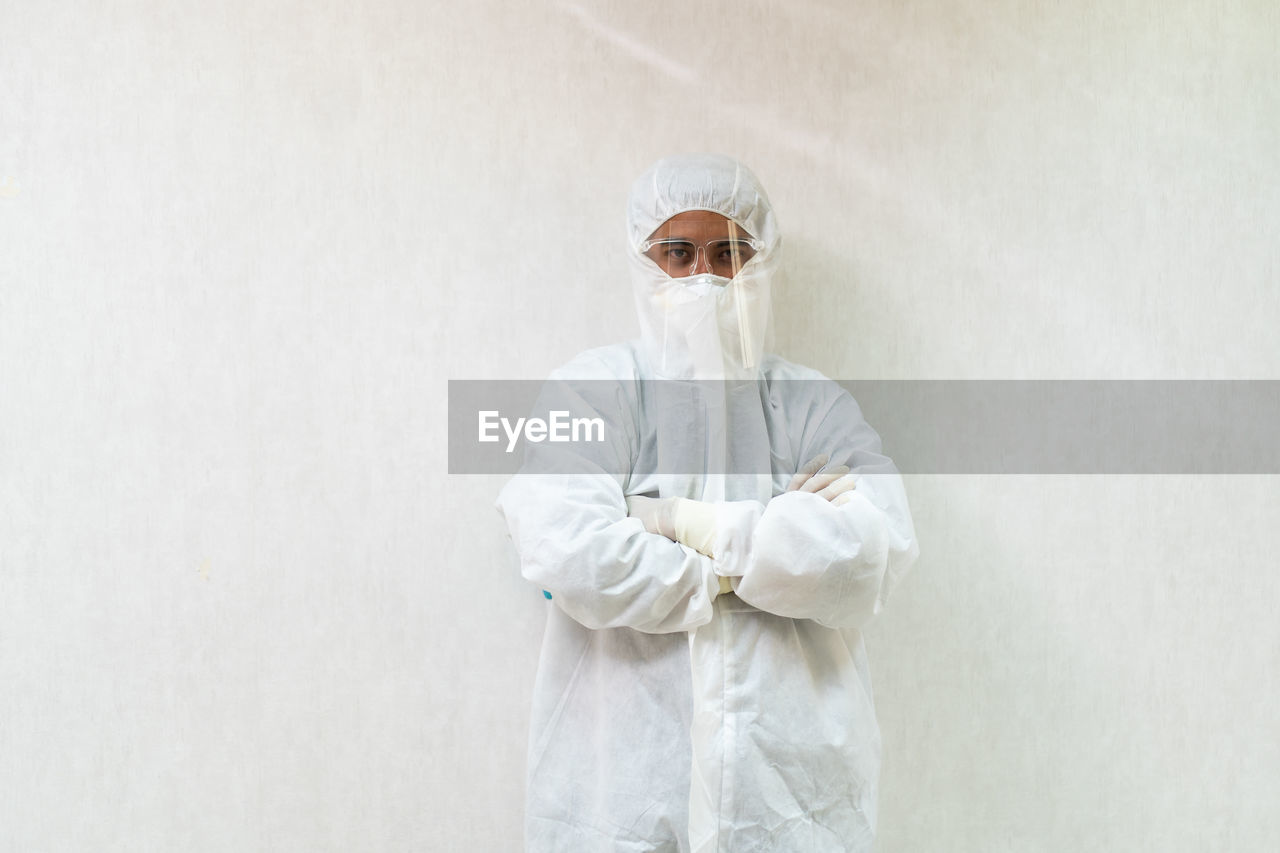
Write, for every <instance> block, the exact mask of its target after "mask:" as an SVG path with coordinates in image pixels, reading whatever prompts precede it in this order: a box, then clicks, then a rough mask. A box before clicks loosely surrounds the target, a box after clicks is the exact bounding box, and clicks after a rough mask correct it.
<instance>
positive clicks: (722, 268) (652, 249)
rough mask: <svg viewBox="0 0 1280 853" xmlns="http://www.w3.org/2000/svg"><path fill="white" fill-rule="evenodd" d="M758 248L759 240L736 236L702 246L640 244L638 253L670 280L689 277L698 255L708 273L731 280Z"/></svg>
mask: <svg viewBox="0 0 1280 853" xmlns="http://www.w3.org/2000/svg"><path fill="white" fill-rule="evenodd" d="M762 248H764V244H763V243H762V242H760V241H759V240H746V239H742V238H738V237H728V238H720V239H717V240H708V241H707V242H705V243H695V242H693V241H692V240H678V239H664V240H647V241H645V242H644V243H642V244H641V245H640V251H641V253H643V254H644V255H645V257H647V258H649V259H650V260H652V261H653V262H654V263H655V264H657V265H658V266H659V267H661V268H662V271H663V272H665V273H666V274H667V275H669V276H671V277H672V278H684V277H685V276H689V275H693V274H694V272H695V271H696V270H697V269H698V266H699V264H698V254H699V253H701V254H702V257H703V258H704V259H705V262H706V267H707V269H709V270H710V271H711V272H712V273H714V274H715V275H720V276H724V277H725V278H733V277H734V276H735V275H737V274H738V271H739V270H740V269H742V268H743V267H744V266H746V264H747V261H750V260H751V259H752V258H754V257H755V256H756V253H757V252H759V251H760V250H761V249H762Z"/></svg>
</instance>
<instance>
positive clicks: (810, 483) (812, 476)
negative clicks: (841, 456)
mask: <svg viewBox="0 0 1280 853" xmlns="http://www.w3.org/2000/svg"><path fill="white" fill-rule="evenodd" d="M829 461H830V457H829V456H827V454H825V453H823V454H821V455H819V456H815V457H813V458H812V459H810V460H809V461H808V462H806V463H805V464H804V467H803V468H801V469H800V471H799V472H798V473H797V474H796V475H795V476H794V477H792V478H791V482H790V483H788V484H787V489H786V490H787V491H788V492H812V493H814V494H816V495H817V496H818V497H820V498H823V499H824V500H828V501H831V504H832V506H840V505H842V504H845V503H848V502H849V501H850V500H852V499H853V496H852V495H850V494H847V493H848V492H851V491H853V490H854V488H856V487H857V484H858V478H857V477H856V476H855V475H853V474H850V473H849V466H848V465H837V466H836V467H834V468H827V469H824V467H823V466H825V465H826V464H827V462H829Z"/></svg>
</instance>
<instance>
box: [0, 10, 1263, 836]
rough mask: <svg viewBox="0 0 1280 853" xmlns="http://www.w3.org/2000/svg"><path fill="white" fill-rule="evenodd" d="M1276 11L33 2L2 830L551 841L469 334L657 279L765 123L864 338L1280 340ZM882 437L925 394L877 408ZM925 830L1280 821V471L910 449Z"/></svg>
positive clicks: (1033, 363)
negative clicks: (695, 171) (466, 382)
mask: <svg viewBox="0 0 1280 853" xmlns="http://www.w3.org/2000/svg"><path fill="white" fill-rule="evenodd" d="M1278 33H1280V15H1278V13H1277V7H1276V6H1275V4H1274V3H1271V2H1269V0H1238V2H1226V3H1219V2H1209V0H1191V2H1181V3H1175V4H1169V3H1158V2H1156V0H1130V2H1114V0H1111V2H1100V0H1099V1H1098V2H1093V1H1092V0H1090V2H1081V3H1073V4H1048V3H1040V4H1035V3H1029V2H1020V1H1019V0H996V1H995V2H983V3H979V2H976V0H950V1H949V2H948V0H938V2H933V3H910V4H902V3H896V2H890V0H874V2H847V3H837V2H834V0H827V1H826V2H821V0H799V1H798V2H797V0H791V2H788V3H785V4H783V3H779V2H750V3H741V2H738V3H730V2H715V3H708V4H705V5H699V6H698V7H696V8H695V7H692V6H690V5H689V4H684V3H677V2H674V0H650V2H648V3H644V4H635V3H626V2H622V0H612V2H589V0H584V2H581V3H571V2H564V3H530V4H514V3H505V2H504V3H499V2H466V3H464V2H453V3H443V2H437V3H414V2H408V0H382V2H377V3H374V2H363V3H321V4H316V3H298V2H292V3H259V2H247V0H239V2H232V3H205V4H200V5H199V6H195V5H190V6H188V7H182V6H179V5H177V4H165V3H159V2H132V3H113V4H88V3H79V4H73V3H70V2H61V3H59V2H39V3H37V2H34V0H31V2H22V0H17V2H8V3H5V4H3V5H2V6H0V685H3V687H0V827H3V828H4V829H3V831H0V848H3V849H6V850H15V851H63V850H66V851H79V850H129V851H134V850H166V851H167V850H192V851H214V850H218V851H221V850H236V851H239V850H273V851H276V850H307V851H318V850H333V851H347V850H428V849H429V850H458V851H477V850H479V851H489V850H493V851H504V850H514V849H517V848H518V839H519V835H520V808H521V796H522V786H523V782H522V774H523V757H524V736H525V724H526V717H527V710H528V709H527V705H528V699H529V692H530V689H531V684H532V679H533V672H534V668H535V665H536V658H537V644H538V639H539V636H540V634H539V632H540V628H541V620H542V618H543V612H544V608H545V606H547V605H546V603H545V602H544V601H543V599H542V598H541V596H540V595H539V594H538V591H537V590H536V589H533V588H531V587H530V586H529V585H528V584H526V583H525V582H523V581H522V580H521V579H520V578H519V576H518V572H517V571H516V568H515V566H514V564H513V556H512V555H511V553H510V551H509V545H508V544H507V543H506V541H505V539H504V535H503V529H502V526H501V523H500V520H499V519H498V517H497V516H496V514H495V513H494V512H493V510H492V508H491V504H492V500H493V497H494V495H495V494H496V491H497V488H498V487H499V485H500V482H501V481H500V480H497V479H492V478H479V477H461V476H448V475H447V474H446V465H445V430H444V414H445V409H444V407H445V391H446V381H447V380H448V379H450V378H509V377H510V378H514V377H521V378H539V377H541V376H543V375H544V374H545V373H546V371H547V370H549V369H550V368H552V367H553V366H555V365H557V364H559V363H560V362H562V361H564V360H565V359H567V358H568V357H570V356H571V355H572V354H574V353H575V352H577V351H578V350H581V349H583V348H586V347H588V346H593V345H598V344H602V343H608V342H612V341H615V340H618V339H620V338H623V337H627V336H630V335H631V334H633V333H634V330H635V328H636V326H635V321H634V319H633V317H632V316H631V308H630V303H629V299H630V297H629V292H628V289H627V283H626V279H625V274H624V273H623V258H622V245H621V244H622V239H621V238H622V213H621V205H622V201H623V199H624V197H625V193H626V189H627V186H628V184H629V182H630V180H631V178H632V177H633V176H634V175H635V174H636V173H638V172H639V171H640V170H641V169H642V168H643V167H644V166H646V165H647V164H648V163H649V162H650V161H651V160H653V159H655V158H656V157H658V156H660V155H662V154H665V153H670V152H673V151H687V150H715V151H723V152H726V153H730V154H733V155H736V156H738V157H741V158H742V159H744V160H746V161H747V162H748V163H750V164H752V166H753V167H754V168H755V170H756V171H757V172H758V174H759V175H760V176H761V178H762V179H763V180H764V182H765V184H766V186H768V187H769V188H770V191H771V194H772V196H773V200H774V202H775V205H776V207H777V209H778V212H779V217H780V221H781V223H782V226H783V228H784V233H785V234H786V240H787V247H788V252H789V261H788V263H789V270H790V273H789V280H788V281H787V282H786V283H785V284H784V285H782V286H781V287H780V288H779V293H778V304H777V311H776V313H777V319H778V332H779V334H778V344H779V349H780V351H781V352H782V353H783V354H784V355H787V356H788V357H791V358H793V359H796V360H798V361H801V362H805V363H808V364H811V365H813V366H815V367H818V368H820V369H822V370H823V371H825V372H826V373H828V374H829V375H833V376H837V377H841V378H850V379H852V378H1014V377H1017V378H1086V377H1087V378H1113V377H1125V378H1209V379H1213V378H1276V377H1280V336H1278V335H1277V334H1276V332H1275V330H1276V329H1277V328H1278V327H1280V288H1278V287H1277V284H1278V283H1280V264H1278V263H1277V260H1278V255H1280V250H1278V249H1277V247H1278V246H1280V242H1278V241H1277V240H1276V239H1275V237H1274V230H1275V223H1276V222H1278V221H1280V163H1278V159H1277V158H1278V155H1277V153H1276V152H1277V151H1280V82H1278V81H1280V58H1278V57H1280V50H1278V48H1280V36H1278V35H1277V34H1278ZM887 438H890V439H891V437H887ZM908 489H909V491H910V495H911V498H912V501H913V506H914V509H915V512H916V518H917V525H918V527H919V532H920V538H921V542H922V546H923V549H924V556H923V558H922V559H921V561H920V563H919V564H918V566H917V569H916V570H915V574H914V575H913V576H912V577H911V578H910V579H909V580H908V581H907V582H906V583H905V584H904V585H903V586H902V587H901V588H900V589H899V592H898V594H897V597H896V599H895V600H893V601H892V602H891V606H890V608H889V609H888V610H887V612H886V613H885V614H884V617H883V618H882V619H881V620H880V621H879V622H878V623H877V624H876V625H875V626H874V627H873V629H872V632H871V635H870V637H869V644H870V646H871V653H872V663H873V671H874V673H875V676H876V679H877V682H876V683H877V701H878V706H879V708H880V712H881V715H882V718H883V724H884V730H885V743H886V767H885V775H884V788H883V805H882V811H881V825H882V826H881V834H882V842H881V844H880V849H881V850H883V851H910V852H911V853H916V851H984V853H985V851H994V850H1011V851H1020V853H1021V851H1077V850H1118V851H1162V853H1164V852H1165V851H1197V853H1199V851H1203V850H1261V849H1267V848H1269V846H1270V844H1271V843H1273V840H1274V838H1275V837H1276V836H1277V835H1280V812H1277V811H1276V810H1275V808H1274V803H1275V802H1276V801H1277V800H1278V799H1280V725H1278V724H1277V722H1276V718H1275V715H1274V713H1273V708H1274V705H1275V703H1276V700H1277V698H1278V697H1280V683H1278V681H1280V676H1278V675H1277V673H1280V660H1278V657H1280V652H1278V651H1277V650H1280V628H1277V626H1276V625H1277V623H1276V620H1275V618H1274V611H1275V605H1276V602H1277V601H1278V600H1280V581H1278V580H1277V574H1276V571H1275V559H1274V557H1271V556H1270V555H1271V554H1273V553H1274V552H1275V549H1276V548H1277V547H1280V523H1278V522H1280V494H1278V491H1277V488H1276V480H1275V479H1274V478H1268V477H1226V476H1222V477H1200V478H1191V477H1174V476H1167V477H1035V476H1024V477H994V476H992V477H944V476H926V475H919V476H911V477H909V478H908Z"/></svg>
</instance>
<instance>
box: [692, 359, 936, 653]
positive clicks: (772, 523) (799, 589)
mask: <svg viewBox="0 0 1280 853" xmlns="http://www.w3.org/2000/svg"><path fill="white" fill-rule="evenodd" d="M831 387H832V388H833V389H835V391H834V392H833V399H832V400H831V402H830V405H829V406H826V407H824V408H823V411H824V414H823V415H822V416H821V417H818V418H815V419H814V420H813V423H812V425H810V424H806V425H805V428H804V429H803V431H802V434H801V436H800V440H799V447H798V453H797V458H798V460H799V462H800V463H803V462H804V461H806V460H808V459H811V458H812V457H814V456H817V455H818V454H819V453H827V454H828V455H829V456H830V457H831V462H832V463H833V464H840V463H843V464H847V465H849V467H850V470H851V473H854V474H856V475H858V481H857V488H856V489H854V491H853V492H852V493H851V495H852V497H851V499H850V500H849V501H848V502H847V503H845V504H843V505H842V506H834V505H832V504H831V503H830V502H829V501H827V500H826V499H824V498H820V497H818V496H817V495H814V494H810V493H807V492H786V493H783V494H780V495H777V496H775V497H774V498H773V499H772V500H771V501H769V503H768V505H767V506H761V505H760V504H759V503H757V502H754V501H736V502H731V503H724V504H720V505H719V506H718V509H717V544H716V551H715V553H716V560H715V571H716V572H717V573H719V574H721V575H727V576H730V577H733V578H734V580H733V581H732V583H733V588H734V591H735V592H736V593H737V595H738V597H739V598H741V599H742V600H743V601H745V602H746V603H748V604H750V605H752V606H753V607H757V608H759V609H761V610H765V611H768V612H770V613H775V614H778V615H780V616H788V617H792V618H798V619H799V618H803V619H812V620H814V621H816V622H818V623H820V624H822V625H825V626H828V627H832V628H850V627H851V628H857V627H861V626H862V625H864V624H866V622H867V621H869V620H870V619H871V617H872V616H874V615H875V614H877V613H878V612H879V611H880V609H881V608H882V607H883V603H884V600H885V598H886V597H887V596H888V594H889V592H890V590H891V589H892V587H893V585H894V584H895V583H897V581H898V580H899V579H900V578H901V577H902V575H903V574H904V573H905V572H906V571H907V569H908V568H909V567H910V566H911V564H912V563H913V562H914V561H915V559H916V556H917V555H918V553H919V548H918V546H917V544H916V537H915V529H914V526H913V524H912V521H911V513H910V510H909V508H908V506H907V499H906V493H905V491H904V489H903V485H902V478H901V477H900V476H899V474H898V472H897V469H896V468H895V467H894V465H893V462H892V461H891V460H890V459H889V458H888V457H887V456H884V455H883V454H882V453H881V452H880V437H879V436H878V435H876V433H875V431H874V430H872V429H871V427H870V426H869V425H868V424H867V422H866V421H865V420H864V419H863V417H862V412H861V410H860V409H859V408H858V404H857V403H856V402H855V401H854V400H853V398H852V397H851V396H849V394H848V393H846V392H845V391H844V390H843V389H839V386H835V385H834V383H831Z"/></svg>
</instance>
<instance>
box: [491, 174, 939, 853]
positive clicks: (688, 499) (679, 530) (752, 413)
mask: <svg viewBox="0 0 1280 853" xmlns="http://www.w3.org/2000/svg"><path fill="white" fill-rule="evenodd" d="M627 226H628V232H629V237H630V248H631V252H630V259H631V267H632V280H633V285H634V292H635V299H636V305H637V307H638V309H639V311H640V317H641V329H642V336H641V339H640V340H639V341H634V342H631V343H627V344H620V345H617V346H611V347H603V348H600V349H596V350H591V351H588V352H586V353H583V354H582V355H580V356H578V357H577V358H575V359H574V360H573V361H571V362H570V363H569V364H568V365H566V366H565V367H564V368H562V369H561V370H559V371H557V372H556V374H555V375H554V376H553V379H558V380H567V381H570V383H569V384H570V385H572V386H573V387H574V389H575V390H574V391H573V392H572V394H571V396H573V397H574V400H575V405H576V406H577V407H578V408H579V409H584V408H585V409H589V410H591V411H594V412H596V413H598V414H599V415H600V416H601V418H602V419H603V420H604V421H605V422H606V423H607V424H608V427H609V430H610V435H611V438H610V440H609V441H607V442H604V443H602V444H581V445H572V446H568V445H563V444H561V445H556V446H554V447H552V446H550V445H539V446H538V448H537V449H536V450H535V451H531V456H530V457H529V467H528V473H523V474H521V475H517V476H516V477H513V478H512V480H511V481H510V482H509V483H508V484H507V486H506V487H505V488H504V489H503V491H502V494H501V495H500V497H499V500H498V506H499V509H500V510H501V511H502V512H503V514H504V515H505V517H506V519H507V523H508V526H509V528H510V531H511V535H512V539H513V541H514V542H515V545H516V548H517V550H518V551H519V553H520V557H521V566H522V573H523V574H524V576H525V577H526V578H528V579H529V580H530V581H533V582H534V583H536V584H538V585H539V586H540V587H541V588H542V589H543V590H545V591H546V594H547V596H548V597H549V598H550V599H551V601H550V604H549V609H548V615H547V629H546V635H545V637H544V641H543V649H542V657H541V662H540V665H539V671H538V679H537V685H536V688H535V696H534V707H533V721H532V728H531V733H530V735H531V739H530V749H529V777H528V786H529V787H528V801H527V813H526V841H527V845H528V849H529V850H530V851H597V850H599V851H605V850H608V851H615V850H618V851H641V850H644V851H654V850H661V851H731V852H732V853H743V851H757V850H758V851H770V853H779V851H837V850H838V851H846V850H859V851H861V850H867V849H870V846H871V842H872V838H873V835H874V827H875V805H876V786H877V778H878V773H879V749H880V747H879V733H878V729H877V725H876V720H875V712H874V709H873V707H872V700H871V687H870V682H869V678H868V671H867V664H866V654H865V651H864V649H863V644H862V638H861V634H860V633H859V629H860V628H861V627H862V626H863V625H864V624H865V623H866V622H867V621H868V620H869V619H870V618H871V617H872V616H873V615H874V614H875V613H876V612H878V611H879V609H880V606H881V602H882V601H883V599H884V596H885V595H886V594H887V592H888V590H889V588H890V586H891V585H892V584H893V583H894V582H895V581H896V580H897V578H899V577H900V576H901V574H902V573H903V572H904V571H906V569H907V568H908V566H909V565H910V564H911V563H912V562H913V561H914V559H915V556H916V553H917V548H916V543H915V534H914V530H913V527H912V524H911V518H910V514H909V510H908V508H907V503H906V499H905V495H904V493H903V490H902V484H901V480H900V478H899V477H898V475H897V472H896V470H895V469H894V467H893V463H892V462H891V461H890V460H889V459H888V458H887V457H885V456H883V455H882V454H881V453H880V441H879V438H878V436H877V435H876V434H875V432H874V431H873V430H872V429H871V428H870V427H869V426H868V425H867V424H866V422H865V421H864V420H863V419H862V415H861V412H860V411H859V409H858V406H857V404H856V403H855V402H854V400H853V399H852V398H851V397H850V396H849V395H848V394H847V393H846V392H844V391H843V390H842V389H841V388H839V386H837V385H835V383H832V382H830V381H829V380H826V379H824V378H823V377H822V376H821V375H820V374H818V373H817V372H815V371H813V370H810V369H808V368H804V367H800V366H798V365H795V364H791V363H789V362H786V361H784V360H782V359H780V358H777V357H776V356H772V355H766V354H764V353H763V345H764V339H765V336H766V333H767V331H768V317H769V298H770V282H771V280H772V277H773V275H774V273H775V271H776V269H777V265H778V258H779V252H778V249H779V243H780V240H779V235H778V231H777V227H776V224H775V221H774V217H773V212H772V208H771V207H770V205H769V201H768V198H767V197H766V195H765V193H764V190H763V188H762V187H761V186H760V184H759V181H758V180H757V179H756V178H755V176H754V175H753V174H752V173H751V172H750V171H749V170H747V169H746V168H745V167H744V166H742V165H741V164H739V163H737V162H736V161H734V160H731V159H730V158H727V157H720V156H714V155H685V156H679V157H671V158H667V159H664V160H660V161H659V162H658V163H656V164H654V165H653V166H652V167H651V168H650V169H649V170H648V171H646V172H645V173H644V174H643V175H642V176H641V177H640V178H639V179H638V180H637V181H636V183H635V185H634V187H633V189H632V192H631V196H630V198H629V201H628V209H627ZM594 380H611V381H612V383H615V384H611V383H610V382H604V381H594ZM649 380H654V381H649ZM575 382H576V383H578V384H575ZM601 388H603V389H605V390H600V389H601ZM535 471H537V472H539V473H533V472H535Z"/></svg>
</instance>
